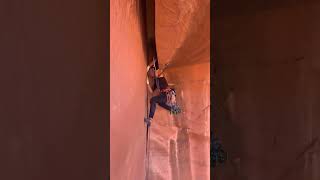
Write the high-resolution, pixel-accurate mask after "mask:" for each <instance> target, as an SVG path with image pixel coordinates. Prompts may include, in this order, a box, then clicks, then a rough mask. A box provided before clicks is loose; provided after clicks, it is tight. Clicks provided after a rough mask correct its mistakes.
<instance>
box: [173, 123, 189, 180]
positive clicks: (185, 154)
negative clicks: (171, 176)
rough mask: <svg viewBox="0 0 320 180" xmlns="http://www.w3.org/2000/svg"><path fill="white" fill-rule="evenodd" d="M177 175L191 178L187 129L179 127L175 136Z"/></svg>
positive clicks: (187, 179)
mask: <svg viewBox="0 0 320 180" xmlns="http://www.w3.org/2000/svg"><path fill="white" fill-rule="evenodd" d="M177 144H178V166H179V169H180V171H179V177H180V179H184V180H191V177H192V173H191V164H190V144H189V135H188V132H187V129H180V130H179V131H178V137H177Z"/></svg>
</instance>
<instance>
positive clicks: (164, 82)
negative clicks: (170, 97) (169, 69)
mask: <svg viewBox="0 0 320 180" xmlns="http://www.w3.org/2000/svg"><path fill="white" fill-rule="evenodd" d="M156 79H158V80H159V88H160V90H164V89H167V88H168V86H169V85H168V82H167V80H166V78H165V77H157V78H155V80H154V85H153V91H154V90H156V89H157V84H156Z"/></svg>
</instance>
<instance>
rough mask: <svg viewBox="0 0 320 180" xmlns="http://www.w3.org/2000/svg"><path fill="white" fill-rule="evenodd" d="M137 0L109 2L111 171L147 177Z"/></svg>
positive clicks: (117, 179)
mask: <svg viewBox="0 0 320 180" xmlns="http://www.w3.org/2000/svg"><path fill="white" fill-rule="evenodd" d="M137 6H138V4H137V2H136V1H125V0H120V1H117V0H114V1H111V2H110V27H111V28H110V47H111V49H110V86H111V88H110V91H111V92H110V93H111V94H110V119H111V122H110V162H111V168H110V174H111V179H114V180H129V179H143V178H144V156H145V144H144V143H145V134H146V133H145V127H144V122H143V118H144V116H145V113H146V99H145V98H146V85H145V84H146V78H145V77H146V56H145V50H144V48H143V43H144V42H143V38H142V36H143V34H141V33H142V29H141V26H140V23H141V17H140V16H139V13H140V12H139V11H138V8H137Z"/></svg>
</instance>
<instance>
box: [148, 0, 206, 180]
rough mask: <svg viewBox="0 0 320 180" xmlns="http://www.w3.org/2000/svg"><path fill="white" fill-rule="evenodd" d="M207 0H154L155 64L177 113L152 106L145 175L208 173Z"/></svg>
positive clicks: (173, 178) (187, 179)
mask: <svg viewBox="0 0 320 180" xmlns="http://www.w3.org/2000/svg"><path fill="white" fill-rule="evenodd" d="M209 5H210V1H205V0H202V1H180V0H179V1H170V0H160V1H156V27H155V28H156V43H157V52H158V58H159V63H160V64H161V65H163V64H165V63H170V65H169V68H168V70H167V71H166V78H167V79H168V81H169V83H173V84H174V85H175V88H176V90H177V94H178V95H177V96H178V103H179V104H180V105H181V107H182V109H183V113H182V114H180V115H178V116H171V115H170V114H169V113H168V112H167V111H166V110H164V109H162V108H161V107H159V106H158V107H157V108H158V109H157V111H156V114H155V117H154V121H153V124H152V127H151V135H150V138H151V140H150V142H151V144H150V162H149V167H150V168H149V171H150V173H149V174H150V176H149V180H191V179H193V180H198V179H201V180H205V179H209V178H210V168H209V166H210V162H209V151H210V141H209V136H210V133H209V131H210V112H209V107H210V63H209V59H210V49H209V48H210V26H209V25H210V6H209Z"/></svg>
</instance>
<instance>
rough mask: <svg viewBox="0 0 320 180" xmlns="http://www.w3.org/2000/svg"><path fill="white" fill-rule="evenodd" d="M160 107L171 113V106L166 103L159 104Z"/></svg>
mask: <svg viewBox="0 0 320 180" xmlns="http://www.w3.org/2000/svg"><path fill="white" fill-rule="evenodd" d="M159 106H161V107H163V108H165V109H166V110H168V111H171V106H168V105H167V104H166V103H163V102H161V103H159Z"/></svg>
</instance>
